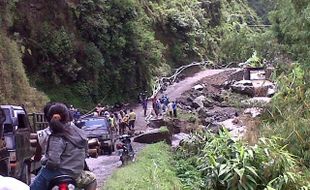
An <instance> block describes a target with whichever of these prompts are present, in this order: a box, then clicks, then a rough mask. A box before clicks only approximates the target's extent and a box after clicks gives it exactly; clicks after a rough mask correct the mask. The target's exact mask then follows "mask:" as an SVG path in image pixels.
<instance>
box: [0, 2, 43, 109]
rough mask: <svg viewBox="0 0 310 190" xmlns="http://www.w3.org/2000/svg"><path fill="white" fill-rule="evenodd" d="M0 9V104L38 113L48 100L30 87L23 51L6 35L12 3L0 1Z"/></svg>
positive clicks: (22, 48)
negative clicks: (23, 61) (18, 105)
mask: <svg viewBox="0 0 310 190" xmlns="http://www.w3.org/2000/svg"><path fill="white" fill-rule="evenodd" d="M0 7H1V8H2V9H1V12H0V15H1V17H0V18H1V29H0V104H20V105H21V104H23V105H25V106H26V108H27V109H28V111H38V110H40V109H41V108H42V107H43V105H44V104H45V103H46V102H47V101H48V98H47V96H46V95H45V94H43V93H42V92H39V91H38V90H36V89H35V88H33V87H31V86H30V84H29V81H28V78H27V76H26V73H25V69H24V65H23V63H22V59H21V58H22V51H25V49H24V47H23V46H21V44H18V42H16V41H15V40H13V39H10V38H9V37H8V36H10V35H9V34H8V33H7V31H8V30H7V29H8V28H9V27H10V26H11V25H12V17H13V15H14V14H12V12H11V11H12V10H13V9H14V7H15V6H14V3H12V2H11V4H9V3H8V2H3V1H0Z"/></svg>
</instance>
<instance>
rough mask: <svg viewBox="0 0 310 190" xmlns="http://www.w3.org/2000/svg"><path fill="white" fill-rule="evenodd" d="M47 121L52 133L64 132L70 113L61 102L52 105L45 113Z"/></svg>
mask: <svg viewBox="0 0 310 190" xmlns="http://www.w3.org/2000/svg"><path fill="white" fill-rule="evenodd" d="M47 121H48V123H49V126H50V128H51V130H52V132H53V133H55V134H57V133H66V132H67V130H66V125H67V123H68V122H70V113H69V111H68V108H67V106H65V105H64V104H62V103H55V104H54V105H52V106H51V107H50V108H49V110H48V113H47Z"/></svg>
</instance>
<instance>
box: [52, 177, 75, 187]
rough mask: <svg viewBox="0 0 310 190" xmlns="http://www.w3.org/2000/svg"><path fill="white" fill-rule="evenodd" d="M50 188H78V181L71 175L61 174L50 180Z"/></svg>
mask: <svg viewBox="0 0 310 190" xmlns="http://www.w3.org/2000/svg"><path fill="white" fill-rule="evenodd" d="M48 190H76V182H75V180H74V179H73V178H72V177H70V176H69V175H60V176H57V177H55V178H54V179H52V180H51V181H50V183H49V187H48Z"/></svg>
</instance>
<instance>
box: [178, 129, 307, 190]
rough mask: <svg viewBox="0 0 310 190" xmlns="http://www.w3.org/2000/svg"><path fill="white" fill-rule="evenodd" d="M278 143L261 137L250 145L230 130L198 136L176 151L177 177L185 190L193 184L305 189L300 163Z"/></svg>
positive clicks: (236, 187) (211, 187)
mask: <svg viewBox="0 0 310 190" xmlns="http://www.w3.org/2000/svg"><path fill="white" fill-rule="evenodd" d="M279 140H280V139H277V138H273V139H266V138H261V139H260V140H259V143H258V144H257V145H255V146H249V145H247V144H245V143H244V142H242V141H233V140H231V138H230V136H229V135H228V132H227V131H220V133H219V135H215V134H210V133H206V134H196V135H193V136H192V137H191V138H190V139H189V140H188V141H186V142H185V143H184V144H183V146H182V147H181V148H180V149H179V150H178V151H177V156H176V158H177V161H176V163H177V164H176V166H177V174H178V176H179V177H180V179H181V181H182V182H183V184H184V186H185V189H190V188H191V184H195V186H196V187H197V188H198V187H199V189H217V190H222V189H223V190H224V189H238V190H243V189H250V190H251V189H256V190H260V189H261V190H263V189H285V190H294V189H300V188H302V187H304V188H306V187H305V186H304V185H308V182H307V181H306V179H305V177H304V176H303V174H302V172H301V171H300V168H299V167H298V162H297V161H296V160H295V158H294V156H293V155H291V154H290V153H288V152H287V151H286V150H285V147H282V146H279V145H278V141H279ZM183 163H185V164H183Z"/></svg>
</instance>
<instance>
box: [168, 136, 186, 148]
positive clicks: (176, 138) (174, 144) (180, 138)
mask: <svg viewBox="0 0 310 190" xmlns="http://www.w3.org/2000/svg"><path fill="white" fill-rule="evenodd" d="M189 137H190V135H189V134H186V133H179V134H175V135H173V136H172V147H174V148H176V147H178V146H179V145H180V142H181V141H183V140H187V139H189Z"/></svg>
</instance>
